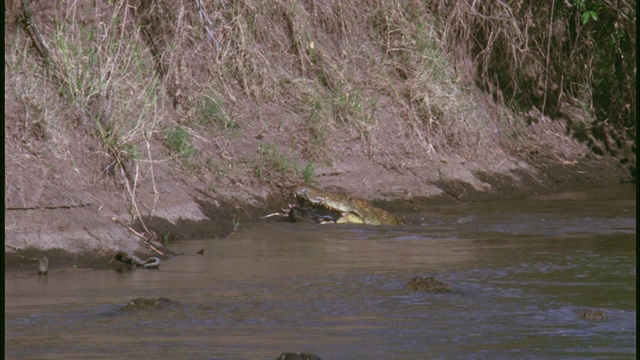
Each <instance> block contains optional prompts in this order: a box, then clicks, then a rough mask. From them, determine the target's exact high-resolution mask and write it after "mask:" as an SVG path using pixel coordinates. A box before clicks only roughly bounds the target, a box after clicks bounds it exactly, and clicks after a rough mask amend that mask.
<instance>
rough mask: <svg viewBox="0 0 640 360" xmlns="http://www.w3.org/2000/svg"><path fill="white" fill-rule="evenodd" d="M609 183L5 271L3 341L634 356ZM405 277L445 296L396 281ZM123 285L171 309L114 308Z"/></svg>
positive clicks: (628, 204) (154, 350) (148, 350)
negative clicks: (102, 263) (392, 219)
mask: <svg viewBox="0 0 640 360" xmlns="http://www.w3.org/2000/svg"><path fill="white" fill-rule="evenodd" d="M615 190H616V192H607V191H603V190H602V189H597V190H596V191H581V192H571V193H565V194H558V195H555V196H544V197H531V198H527V199H519V200H511V201H503V202H493V203H483V204H460V205H456V206H438V207H431V208H427V207H425V208H424V209H420V210H418V211H413V210H410V211H413V212H409V213H408V214H406V216H407V218H408V220H410V221H409V222H410V225H406V226H397V227H366V226H350V225H316V224H300V223H296V224H292V223H283V222H260V223H255V224H248V225H247V229H246V230H244V231H241V232H238V233H236V234H235V235H234V236H233V237H231V238H229V239H224V240H208V239H204V240H197V241H185V242H178V243H175V244H172V249H173V250H175V251H177V252H183V253H184V254H185V255H182V256H176V257H174V258H172V259H171V260H170V261H167V262H165V263H163V264H162V265H161V268H160V270H140V269H134V270H132V271H126V272H116V271H114V270H90V269H71V268H69V269H56V268H55V267H53V269H52V270H50V272H49V276H47V277H38V275H37V273H36V271H35V267H34V271H32V272H28V273H26V272H22V271H20V272H17V271H8V272H7V273H6V275H5V279H6V285H5V291H6V299H5V301H6V305H5V330H6V334H5V340H6V341H5V353H6V356H7V358H21V359H25V358H31V359H42V358H48V359H63V358H64V359H87V358H91V359H96V358H97V359H100V358H115V357H126V358H154V359H156V358H181V359H272V358H274V357H276V356H277V355H278V354H280V353H281V352H283V351H292V352H301V351H305V352H311V353H314V354H317V355H319V356H320V357H322V358H323V359H377V358H393V359H423V358H445V359H449V358H559V357H560V358H608V357H628V358H633V357H634V354H635V345H636V340H635V331H636V324H635V317H636V311H635V309H636V295H635V279H636V261H635V259H636V255H635V250H636V245H635V233H636V224H635V218H636V204H635V188H631V187H621V188H619V189H615ZM202 248H204V249H205V252H204V255H198V254H197V251H198V250H200V249H202ZM413 276H434V277H436V278H437V279H438V280H440V281H442V282H446V283H448V284H450V286H451V288H452V289H453V290H454V292H453V293H450V294H442V293H424V292H411V291H409V290H406V289H405V288H404V287H405V285H406V284H407V282H408V281H409V279H411V278H412V277H413ZM136 297H146V298H153V297H168V298H171V299H173V300H176V301H179V302H180V303H181V305H179V306H172V307H169V308H164V309H158V310H157V311H137V312H123V311H121V310H120V308H121V307H123V306H124V305H126V304H127V302H128V301H129V300H131V299H132V298H136ZM581 309H596V310H602V311H604V312H605V313H606V316H607V318H606V319H604V320H599V321H597V320H587V319H584V318H582V317H581V316H580V310H581Z"/></svg>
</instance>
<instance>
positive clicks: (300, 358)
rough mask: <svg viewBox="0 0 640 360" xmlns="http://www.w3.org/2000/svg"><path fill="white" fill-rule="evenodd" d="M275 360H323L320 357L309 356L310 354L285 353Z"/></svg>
mask: <svg viewBox="0 0 640 360" xmlns="http://www.w3.org/2000/svg"><path fill="white" fill-rule="evenodd" d="M273 360H322V359H321V358H320V357H319V356H318V355H314V354H309V353H303V352H302V353H300V354H296V353H291V352H283V353H282V354H280V356H278V357H277V358H275V359H273Z"/></svg>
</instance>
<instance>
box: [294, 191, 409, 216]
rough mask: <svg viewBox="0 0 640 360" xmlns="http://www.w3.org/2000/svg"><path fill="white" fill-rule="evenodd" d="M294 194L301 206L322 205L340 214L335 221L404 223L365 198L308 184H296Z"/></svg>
mask: <svg viewBox="0 0 640 360" xmlns="http://www.w3.org/2000/svg"><path fill="white" fill-rule="evenodd" d="M293 194H294V196H295V197H297V198H298V200H299V201H300V204H301V207H303V206H311V207H322V208H324V209H326V210H328V211H331V212H335V213H337V214H339V216H338V217H337V218H336V219H335V221H334V222H336V223H350V224H368V225H396V224H400V223H402V219H400V218H398V217H397V216H395V215H393V214H391V213H388V212H386V211H385V210H382V209H379V208H376V207H374V206H373V205H371V203H369V202H368V201H366V200H364V199H360V198H356V197H351V196H347V195H344V194H340V193H334V192H329V191H325V190H321V189H318V188H316V187H313V186H311V185H306V184H300V185H296V186H294V188H293Z"/></svg>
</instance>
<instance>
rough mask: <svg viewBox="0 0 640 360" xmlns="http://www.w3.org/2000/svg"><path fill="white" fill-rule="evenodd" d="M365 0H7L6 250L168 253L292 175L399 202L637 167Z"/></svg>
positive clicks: (268, 204)
mask: <svg viewBox="0 0 640 360" xmlns="http://www.w3.org/2000/svg"><path fill="white" fill-rule="evenodd" d="M203 3H206V2H203ZM374 3H375V6H376V7H377V8H376V9H377V10H376V11H373V12H372V13H371V14H368V13H363V12H361V11H359V10H358V9H357V8H348V7H343V8H340V7H339V6H337V5H336V6H337V7H334V8H324V7H320V8H316V7H315V6H316V5H310V4H306V3H305V4H301V3H298V2H295V1H294V2H282V3H280V2H279V3H278V6H276V7H272V8H263V7H260V6H259V4H260V3H255V4H254V3H253V2H236V3H233V4H229V6H228V7H225V8H222V7H217V5H216V6H213V5H215V4H217V3H215V4H214V3H211V4H209V5H212V6H211V7H210V8H208V9H203V8H196V7H194V5H193V4H192V3H190V2H157V3H153V4H152V5H150V4H151V3H149V2H144V1H143V2H139V3H138V2H134V3H133V4H131V7H127V6H124V7H121V6H118V5H117V4H111V3H109V2H104V3H103V2H98V4H97V5H96V6H94V5H92V4H93V3H91V4H90V3H89V2H86V1H74V2H68V3H66V2H60V4H58V5H59V6H56V5H55V4H53V5H52V4H50V3H49V2H33V3H31V2H20V1H12V2H9V3H8V4H7V14H6V16H5V19H6V23H5V58H6V59H7V61H5V76H6V80H5V254H6V260H7V264H21V265H24V266H35V264H36V262H34V259H35V258H37V257H39V256H41V255H42V254H46V255H47V256H48V257H49V258H50V259H53V261H52V264H56V263H57V264H58V265H57V266H66V265H67V264H76V265H77V264H80V265H86V266H107V264H108V262H109V259H110V258H111V257H112V256H113V254H114V253H115V252H117V251H129V252H136V253H140V254H147V255H159V253H162V254H163V255H167V254H170V253H171V252H170V249H166V248H164V246H163V242H164V241H165V240H167V239H171V240H174V239H188V238H198V237H211V238H216V237H224V236H227V235H228V234H229V233H230V232H231V231H234V229H236V228H237V227H238V226H239V225H241V224H243V223H246V222H249V221H254V220H256V219H258V218H259V217H260V216H262V215H265V214H267V213H269V212H273V211H276V210H278V209H280V208H281V207H283V206H284V205H286V203H287V201H288V198H287V195H288V193H287V187H288V186H290V185H292V184H295V183H298V182H300V181H310V182H313V183H314V184H316V185H317V186H319V187H324V188H326V187H330V188H339V189H341V190H343V191H346V192H348V193H350V194H353V195H356V196H360V197H363V198H366V199H370V200H373V201H376V202H379V205H380V206H381V207H388V208H392V209H394V210H398V211H401V209H402V208H403V207H405V206H410V203H409V202H408V201H409V200H411V201H420V202H425V203H427V204H428V203H435V202H444V201H446V202H449V201H450V202H453V201H483V200H488V199H497V198H508V197H515V196H521V195H525V194H533V193H538V194H539V193H548V192H553V191H558V190H561V189H564V188H570V187H581V186H596V185H597V186H605V185H607V184H613V183H618V182H620V181H631V180H632V177H631V173H632V167H633V166H634V165H635V147H634V146H635V145H634V146H631V145H629V144H622V143H621V144H620V146H618V147H617V148H616V149H617V150H616V151H613V150H611V151H609V150H608V149H610V148H611V149H613V147H614V145H612V144H613V143H614V141H613V140H611V139H609V140H611V141H610V142H607V140H605V141H601V140H599V139H597V138H594V137H593V136H589V137H588V141H579V140H576V138H575V136H574V135H575V134H574V132H573V131H572V130H571V129H572V128H571V126H569V124H570V123H571V119H568V118H567V119H563V118H559V119H552V118H551V117H549V116H547V115H543V114H541V113H540V111H538V110H537V109H536V108H535V106H532V108H531V109H526V111H525V112H522V113H518V112H515V111H513V110H509V109H507V108H505V107H504V106H503V105H502V104H501V103H500V102H496V101H494V96H492V95H488V94H487V93H485V92H483V91H481V90H480V89H478V88H477V87H476V86H475V85H474V80H473V79H474V77H473V70H472V69H471V68H470V66H469V65H468V64H467V65H465V64H466V63H465V61H471V60H470V59H457V60H455V61H454V60H451V58H449V57H447V56H446V54H444V53H443V52H442V51H441V50H440V49H439V44H438V43H436V42H435V40H433V41H431V40H430V41H431V42H428V43H426V44H421V43H420V41H422V40H421V39H424V38H426V37H427V36H430V37H431V38H432V39H434V38H436V37H434V34H437V27H436V26H435V25H434V24H436V23H437V21H435V20H434V18H433V17H432V14H431V13H430V12H429V11H428V9H427V8H424V7H418V10H416V9H415V8H412V9H404V8H401V7H397V6H393V7H392V8H389V9H387V8H385V7H384V6H387V5H386V3H385V2H382V3H378V2H374ZM24 4H29V5H28V6H29V11H26V10H25V7H24V6H25V5H24ZM252 11H255V13H252ZM204 13H208V14H209V15H210V16H211V17H212V18H214V19H215V20H216V21H219V23H220V26H219V27H218V28H217V32H215V34H216V36H215V38H212V37H211V33H210V32H206V31H204V30H203V25H202V22H200V21H201V20H200V19H202V17H199V16H198V15H199V14H204ZM384 14H386V17H385V16H383V15H384ZM416 14H417V15H416ZM251 19H253V20H251ZM358 21H360V22H361V23H362V24H367V26H363V27H362V28H359V27H358V26H355V25H354V24H355V23H357V22H358ZM305 24H306V25H305ZM345 27H348V31H347V29H346V28H345ZM34 29H37V31H36V30H34ZM267 29H268V30H269V31H267ZM407 29H409V30H407ZM207 34H209V35H207ZM207 40H215V42H214V41H207ZM214 43H215V44H214ZM216 46H217V47H216ZM394 46H397V47H402V48H406V49H408V50H407V51H406V53H403V54H396V53H394V51H396V50H393V49H395V47H394ZM454 62H457V65H455V66H454V64H453V63H454ZM494 95H495V94H494ZM558 106H560V105H558ZM567 106H568V105H567ZM567 109H569V110H567ZM567 109H565V110H566V111H565V113H568V112H571V111H573V113H574V115H575V116H583V115H584V116H589V114H588V112H585V111H583V110H580V109H577V108H576V107H570V106H568V107H567ZM594 148H595V149H596V150H597V149H607V151H594ZM632 149H633V150H632ZM134 231H135V232H134ZM136 233H137V234H136ZM141 235H142V236H141ZM147 240H150V241H147ZM52 266H56V265H52Z"/></svg>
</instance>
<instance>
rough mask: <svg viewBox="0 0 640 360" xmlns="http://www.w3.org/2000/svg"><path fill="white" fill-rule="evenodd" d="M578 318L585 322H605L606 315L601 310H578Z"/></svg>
mask: <svg viewBox="0 0 640 360" xmlns="http://www.w3.org/2000/svg"><path fill="white" fill-rule="evenodd" d="M578 316H580V317H581V318H583V319H586V320H605V319H606V318H607V314H606V313H605V312H604V311H602V310H594V309H580V310H578Z"/></svg>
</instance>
